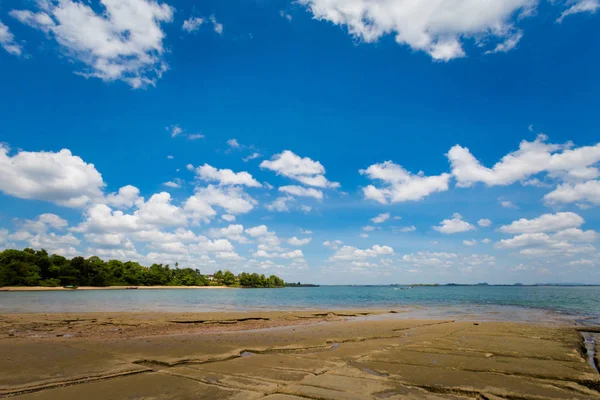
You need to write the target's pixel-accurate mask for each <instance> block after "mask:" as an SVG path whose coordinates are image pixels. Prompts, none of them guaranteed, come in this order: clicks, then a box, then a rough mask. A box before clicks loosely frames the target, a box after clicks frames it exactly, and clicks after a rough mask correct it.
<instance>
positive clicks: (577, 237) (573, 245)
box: [496, 228, 598, 258]
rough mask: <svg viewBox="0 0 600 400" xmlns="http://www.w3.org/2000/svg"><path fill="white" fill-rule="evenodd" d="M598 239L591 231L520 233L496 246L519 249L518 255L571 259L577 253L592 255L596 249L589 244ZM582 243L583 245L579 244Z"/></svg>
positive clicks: (574, 229)
mask: <svg viewBox="0 0 600 400" xmlns="http://www.w3.org/2000/svg"><path fill="white" fill-rule="evenodd" d="M597 239H598V233H597V232H595V231H593V230H588V231H582V230H581V229H579V228H567V229H564V230H561V231H558V232H556V233H553V234H548V233H543V232H534V233H522V234H520V235H517V236H515V237H513V238H510V239H503V240H501V241H499V242H498V243H497V244H496V247H497V248H500V249H521V250H520V251H519V253H520V254H521V255H524V256H533V257H537V258H539V257H559V256H560V257H571V256H574V255H576V254H579V253H593V252H595V251H596V248H595V247H594V246H592V245H591V244H590V243H591V242H594V241H596V240H597ZM581 243H583V244H581Z"/></svg>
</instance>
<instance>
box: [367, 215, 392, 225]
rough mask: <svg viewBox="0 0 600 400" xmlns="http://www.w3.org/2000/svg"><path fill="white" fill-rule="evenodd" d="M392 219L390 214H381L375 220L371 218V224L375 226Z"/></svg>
mask: <svg viewBox="0 0 600 400" xmlns="http://www.w3.org/2000/svg"><path fill="white" fill-rule="evenodd" d="M388 219H390V213H381V214H379V215H377V216H375V217H373V218H371V222H373V223H374V224H381V223H383V222H385V221H387V220H388Z"/></svg>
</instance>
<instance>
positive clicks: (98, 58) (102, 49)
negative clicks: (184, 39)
mask: <svg viewBox="0 0 600 400" xmlns="http://www.w3.org/2000/svg"><path fill="white" fill-rule="evenodd" d="M37 3H38V4H40V5H41V4H43V7H40V9H39V10H37V11H35V12H34V11H30V10H13V11H11V12H10V15H11V16H12V17H14V18H16V19H18V20H19V21H21V22H22V23H24V24H27V25H29V26H31V27H33V28H36V29H39V30H41V31H43V32H45V33H47V34H48V35H49V36H48V37H53V38H54V39H55V40H56V42H57V43H58V44H59V45H60V46H61V48H62V50H63V51H64V53H65V54H66V55H68V56H69V57H71V58H72V59H74V60H77V61H79V62H81V63H82V64H84V65H85V68H84V69H83V71H79V72H78V74H80V75H82V76H85V77H96V78H100V79H102V80H103V81H115V80H121V81H124V82H126V83H127V84H129V85H130V86H131V87H133V88H140V87H144V86H147V85H155V84H156V81H157V80H158V79H159V78H160V77H161V76H162V74H163V73H164V72H165V71H166V70H167V68H168V67H167V63H166V62H165V60H164V53H165V51H164V47H163V40H164V38H165V33H164V32H163V30H162V27H161V24H162V23H166V22H171V20H172V19H173V8H172V7H170V6H169V5H167V4H165V3H158V2H156V1H152V0H101V1H100V4H101V6H100V7H97V8H96V9H97V10H98V12H96V10H95V9H94V8H92V7H91V6H89V5H87V4H85V3H82V2H79V1H74V0H60V1H56V2H54V1H52V2H51V1H48V2H37Z"/></svg>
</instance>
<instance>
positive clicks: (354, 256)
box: [329, 244, 394, 261]
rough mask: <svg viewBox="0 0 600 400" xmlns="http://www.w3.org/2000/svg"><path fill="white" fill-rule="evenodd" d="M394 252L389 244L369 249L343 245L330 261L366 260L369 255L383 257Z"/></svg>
mask: <svg viewBox="0 0 600 400" xmlns="http://www.w3.org/2000/svg"><path fill="white" fill-rule="evenodd" d="M391 254H394V249H393V248H391V247H389V246H380V245H377V244H376V245H374V246H372V247H371V248H369V249H364V250H363V249H359V248H356V247H354V246H343V247H342V248H340V249H339V250H338V251H336V253H335V254H334V255H332V256H331V257H330V258H329V260H330V261H352V260H357V261H360V260H364V259H365V258H367V257H381V256H386V255H391Z"/></svg>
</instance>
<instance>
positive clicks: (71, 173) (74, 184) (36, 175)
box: [0, 144, 104, 207]
mask: <svg viewBox="0 0 600 400" xmlns="http://www.w3.org/2000/svg"><path fill="white" fill-rule="evenodd" d="M8 153H9V149H8V147H6V146H5V145H3V144H0V176H2V179H0V191H2V192H4V193H6V194H8V195H11V196H15V197H19V198H23V199H35V200H45V201H50V202H53V203H56V204H59V205H62V206H66V207H81V206H84V205H85V204H87V203H89V202H90V201H94V200H99V199H101V198H102V189H103V187H104V181H103V180H102V175H100V173H99V172H98V171H97V170H96V168H95V167H94V165H93V164H87V163H86V162H84V161H83V160H82V159H81V158H79V157H77V156H74V155H72V154H71V152H70V151H69V150H67V149H63V150H61V151H59V152H58V153H52V152H44V151H40V152H27V151H21V152H19V153H17V154H15V155H14V156H12V157H11V156H9V154H8Z"/></svg>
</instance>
